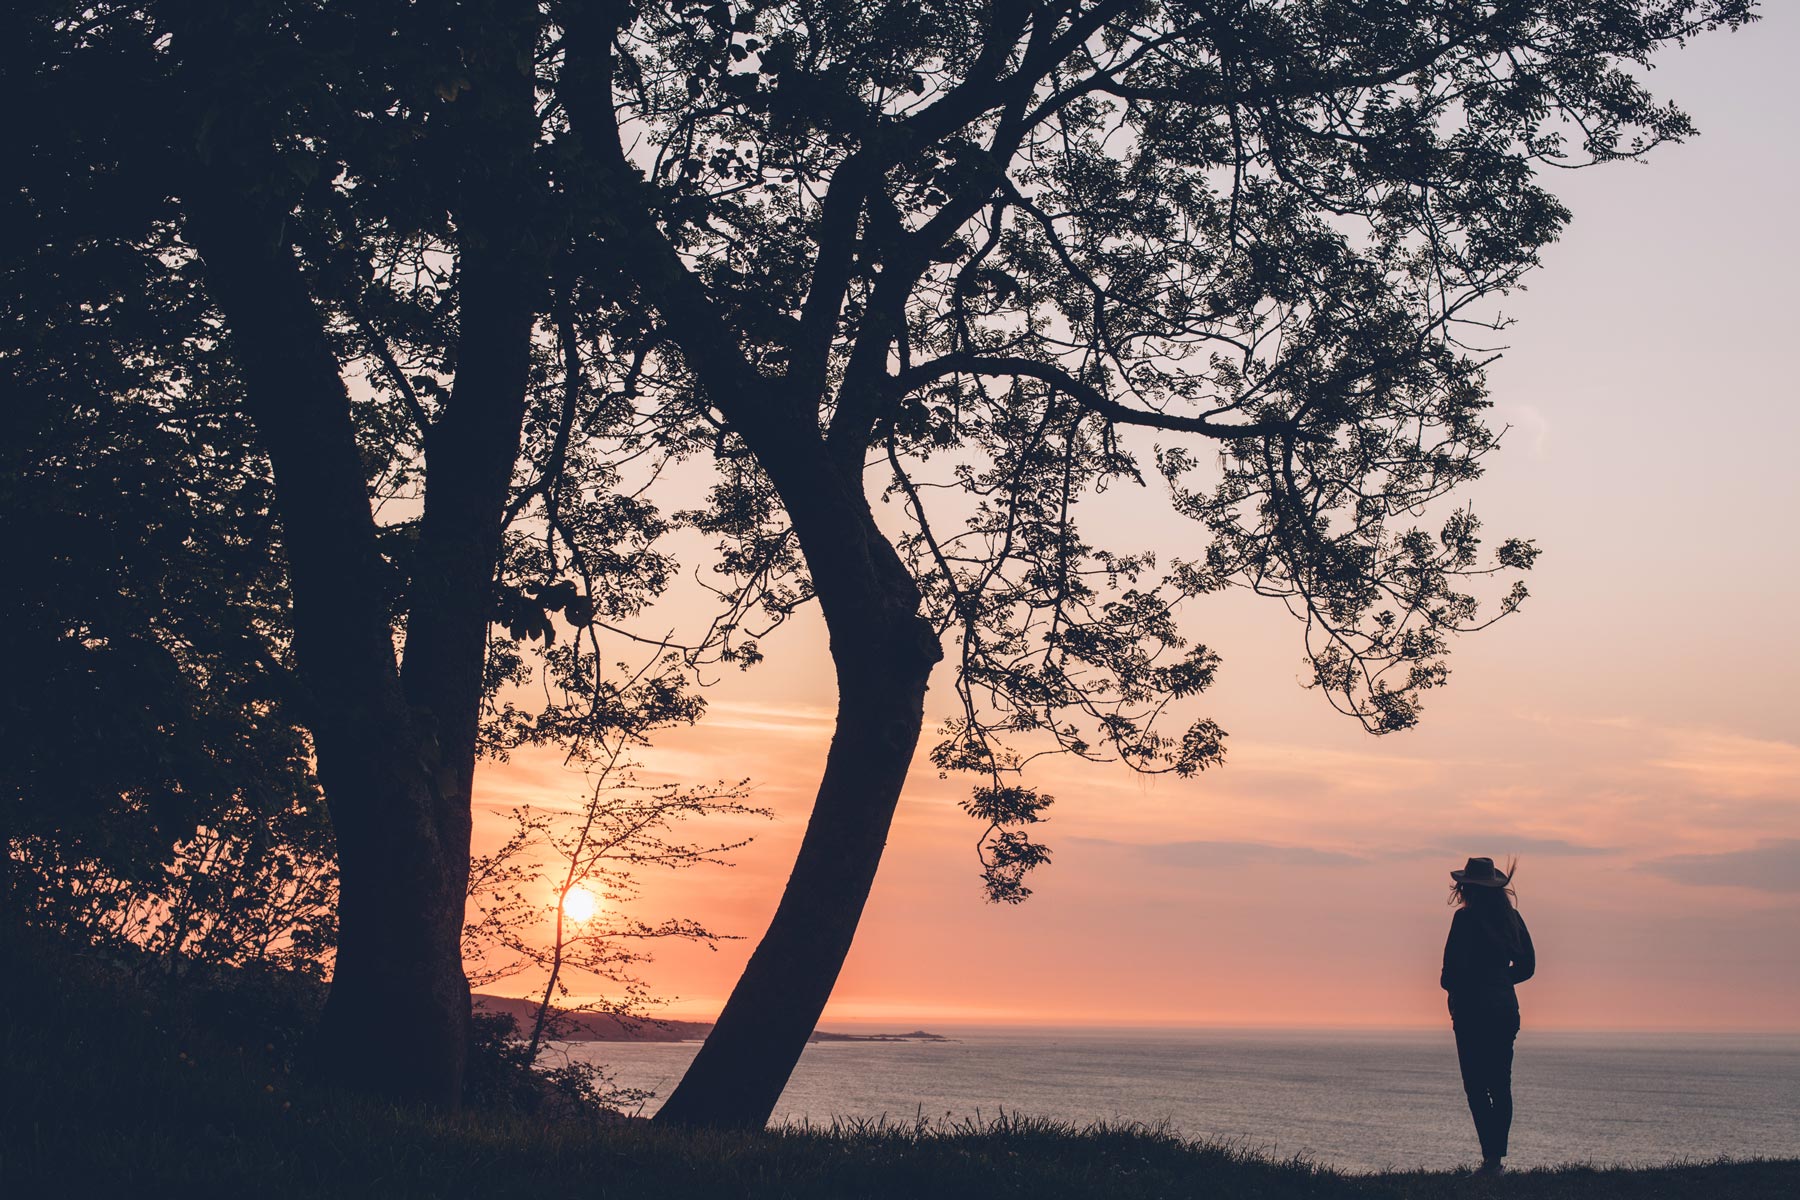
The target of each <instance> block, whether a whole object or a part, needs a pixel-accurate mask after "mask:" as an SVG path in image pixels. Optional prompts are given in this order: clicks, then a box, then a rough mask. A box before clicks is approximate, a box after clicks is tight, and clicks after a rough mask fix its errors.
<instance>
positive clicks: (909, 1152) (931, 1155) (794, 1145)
mask: <svg viewBox="0 0 1800 1200" xmlns="http://www.w3.org/2000/svg"><path fill="white" fill-rule="evenodd" d="M0 974H4V975H5V977H6V978H5V981H4V982H3V983H0V1080H3V1081H4V1087H3V1089H0V1097H3V1098H0V1190H4V1191H5V1192H6V1194H8V1195H10V1196H20V1197H25V1196H38V1195H59V1196H69V1197H83V1196H90V1195H91V1196H109V1197H110V1196H114V1195H135V1196H184V1197H185V1196H195V1197H199V1196H220V1197H224V1196H231V1197H241V1196H257V1197H302V1196H305V1197H314V1196H318V1197H325V1196H330V1197H360V1196H369V1197H375V1196H380V1197H402V1196H461V1195H470V1196H479V1197H483V1198H484V1200H486V1198H488V1197H512V1196H518V1197H533V1198H534V1200H535V1198H538V1197H543V1196H547V1195H555V1196H569V1195H580V1196H584V1197H613V1196H617V1197H637V1196H646V1197H659V1198H660V1197H707V1198H709V1200H711V1198H714V1197H735V1196H754V1197H856V1196H868V1197H929V1198H930V1200H948V1198H950V1197H964V1196H967V1197H977V1196H979V1197H984V1198H988V1197H1000V1196H1018V1197H1034V1198H1037V1197H1043V1198H1050V1197H1065V1196H1095V1197H1109V1198H1110V1197H1119V1198H1121V1200H1130V1198H1135V1197H1186V1196H1193V1197H1214V1196H1217V1197H1240V1196H1241V1197H1267V1198H1271V1200H1285V1198H1288V1197H1339V1196H1342V1197H1438V1196H1443V1197H1452V1196H1454V1197H1458V1198H1467V1197H1488V1196H1493V1197H1516V1198H1519V1200H1526V1198H1537V1197H1564V1196H1568V1197H1576V1196H1579V1197H1584V1198H1585V1197H1598V1198H1606V1197H1659V1198H1661V1197H1669V1198H1676V1197H1707V1198H1709V1200H1710V1198H1711V1197H1720V1196H1732V1197H1751V1198H1756V1197H1768V1198H1769V1200H1774V1198H1776V1197H1782V1198H1783V1200H1786V1198H1791V1197H1794V1196H1797V1195H1800V1162H1780V1163H1774V1162H1770V1163H1743V1164H1715V1165H1705V1166H1691V1167H1676V1168H1668V1169H1663V1170H1655V1171H1590V1170H1585V1169H1566V1170H1561V1171H1550V1172H1529V1173H1525V1174H1520V1175H1514V1176H1509V1177H1507V1178H1504V1179H1500V1180H1486V1179H1472V1178H1471V1177H1469V1176H1468V1175H1466V1174H1415V1175H1393V1176H1380V1177H1346V1176H1340V1175H1336V1174H1333V1173H1330V1172H1327V1171H1320V1170H1314V1169H1311V1168H1308V1167H1306V1166H1304V1165H1301V1164H1292V1163H1275V1162H1270V1161H1267V1160H1264V1159H1258V1158H1252V1157H1245V1156H1243V1155H1240V1154H1237V1153H1234V1152H1232V1151H1229V1150H1224V1149H1219V1148H1216V1147H1208V1146H1204V1145H1197V1144H1193V1143H1187V1142H1183V1141H1181V1140H1179V1139H1176V1138H1172V1137H1167V1136H1162V1135H1158V1134H1155V1133H1151V1132H1144V1131H1130V1130H1110V1131H1108V1130H1092V1131H1086V1132H1076V1131H1072V1130H1068V1129H1063V1128H1057V1127H1051V1126H1044V1125H1039V1124H1034V1123H1030V1122H1021V1123H1007V1124H1004V1125H997V1126H993V1127H989V1128H986V1129H982V1130H963V1131H960V1132H954V1133H951V1132H942V1131H939V1132H929V1133H925V1134H922V1135H921V1134H915V1133H913V1132H912V1131H910V1130H885V1131H880V1130H876V1131H870V1130H862V1131H852V1132H836V1133H833V1132H827V1131H811V1132H802V1131H787V1132H779V1133H769V1134H760V1135H748V1134H746V1135H690V1134H679V1133H673V1132H670V1131H667V1130H662V1129H657V1128H654V1127H651V1126H649V1125H647V1124H645V1123H643V1122H627V1123H625V1124H622V1125H617V1126H610V1127H609V1126H600V1125H594V1124H588V1123H577V1122H545V1121H539V1120H533V1119H528V1118H523V1117H519V1116H516V1115H508V1114H492V1113H470V1114H464V1115H462V1116H460V1117H456V1118H436V1117H430V1116H426V1115H423V1114H419V1113H415V1112H409V1111H403V1110H396V1109H393V1108H388V1107H383V1106H379V1105H372V1104H368V1103H364V1102H356V1101H352V1100H347V1099H345V1098H343V1097H340V1096H335V1095H332V1094H329V1093H326V1092H323V1091H321V1090H319V1089H316V1088H313V1087H310V1086H308V1085H306V1084H304V1083H302V1082H299V1081H297V1080H296V1078H295V1077H294V1076H293V1075H291V1074H290V1073H289V1071H288V1066H289V1065H290V1055H289V1053H288V1052H287V1050H286V1049H285V1048H284V1045H283V1043H282V1042H280V1041H279V1040H278V1041H276V1042H273V1043H271V1042H269V1041H267V1040H266V1036H267V1035H266V1031H265V1030H263V1029H260V1028H258V1027H257V1021H258V1017H257V1016H256V1015H255V1014H254V1013H247V1012H246V1011H245V1010H243V1008H242V1006H236V1007H234V1006H232V1005H226V1004H214V1003H210V1002H208V1001H206V1000H205V999H204V998H199V999H196V997H195V996H193V995H187V996H185V997H183V998H181V999H179V1000H177V999H175V998H174V997H173V996H166V995H162V994H161V993H147V992H145V991H143V990H141V989H139V988H136V987H134V986H132V985H130V984H129V983H128V982H127V981H125V980H123V979H122V978H111V977H108V976H107V975H106V974H105V973H104V972H103V971H96V970H94V969H92V968H91V967H89V966H85V965H83V964H80V963H71V962H68V961H64V960H62V959H60V958H56V957H54V956H52V957H49V958H46V957H45V956H44V955H42V954H36V955H32V956H29V957H28V958H26V959H25V960H24V961H15V962H12V963H7V964H0Z"/></svg>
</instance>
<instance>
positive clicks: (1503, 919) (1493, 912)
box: [1449, 859, 1524, 954]
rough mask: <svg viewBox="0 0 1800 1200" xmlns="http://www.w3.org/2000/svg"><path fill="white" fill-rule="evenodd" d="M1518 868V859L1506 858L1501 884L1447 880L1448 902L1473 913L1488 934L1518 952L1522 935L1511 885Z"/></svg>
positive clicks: (1509, 949) (1511, 951)
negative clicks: (1504, 880)
mask: <svg viewBox="0 0 1800 1200" xmlns="http://www.w3.org/2000/svg"><path fill="white" fill-rule="evenodd" d="M1518 872H1519V862H1518V860H1517V859H1508V860H1507V862H1506V885H1505V886H1504V887H1482V886H1481V885H1480V884H1472V885H1470V886H1468V887H1464V886H1463V885H1462V884H1461V883H1457V882H1452V883H1451V884H1450V901H1449V902H1450V903H1451V904H1454V905H1457V906H1458V907H1461V908H1466V909H1468V910H1469V912H1471V913H1472V914H1474V915H1475V917H1476V918H1477V920H1478V921H1479V922H1480V925H1481V928H1482V929H1483V930H1484V931H1486V933H1487V935H1488V936H1489V937H1491V938H1493V939H1495V940H1496V941H1498V942H1499V943H1500V944H1501V945H1503V946H1505V947H1506V949H1507V951H1508V952H1509V953H1511V954H1517V953H1518V952H1519V951H1520V950H1522V949H1523V948H1524V939H1523V938H1522V937H1521V936H1520V934H1519V918H1518V915H1517V913H1516V911H1515V910H1514V908H1513V905H1514V904H1515V903H1517V902H1518V899H1519V893H1518V892H1517V891H1515V890H1514V888H1513V879H1514V878H1515V877H1516V876H1517V875H1518Z"/></svg>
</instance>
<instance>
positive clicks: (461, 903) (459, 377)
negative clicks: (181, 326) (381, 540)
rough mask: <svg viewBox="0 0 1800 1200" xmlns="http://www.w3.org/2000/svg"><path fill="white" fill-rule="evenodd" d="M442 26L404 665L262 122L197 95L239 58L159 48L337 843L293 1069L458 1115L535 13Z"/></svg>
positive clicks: (214, 46) (524, 271)
mask: <svg viewBox="0 0 1800 1200" xmlns="http://www.w3.org/2000/svg"><path fill="white" fill-rule="evenodd" d="M464 16H465V20H466V21H467V22H468V25H469V27H468V28H467V29H466V30H465V31H464V32H465V36H466V37H467V39H468V42H469V45H470V46H471V48H472V49H471V51H470V57H469V61H468V63H467V69H468V73H469V78H470V86H469V95H468V96H467V97H466V98H465V99H464V100H463V102H462V103H461V104H460V105H459V107H458V108H457V110H456V112H455V115H454V116H453V117H450V118H448V119H447V120H446V122H445V125H446V133H445V135H444V136H446V137H447V138H449V139H450V141H451V144H452V146H453V148H454V152H456V153H457V154H458V155H459V156H460V157H459V162H460V176H461V177H460V180H459V189H458V195H457V210H456V216H457V218H458V220H457V229H458V237H459V242H460V245H459V273H460V276H461V279H460V282H459V295H458V301H459V310H460V311H459V329H460V334H459V342H458V346H457V356H456V358H457V373H456V380H455V384H454V386H453V388H452V390H451V395H450V398H449V400H448V402H447V404H446V405H445V406H444V410H443V412H442V413H441V414H440V415H439V417H438V419H437V420H436V421H434V422H432V424H431V427H430V428H429V430H426V431H424V432H425V451H426V457H427V462H426V467H427V476H426V486H425V511H424V517H423V520H422V521H421V523H420V533H419V544H418V550H417V555H416V558H417V563H416V568H415V573H414V577H413V580H412V583H411V586H410V588H409V595H408V606H407V638H406V659H405V668H404V671H402V670H401V668H400V665H399V663H398V662H397V661H396V656H395V652H394V641H393V634H394V631H393V629H392V627H391V625H390V623H389V601H388V596H387V588H386V578H385V575H386V567H385V565H384V564H383V562H382V559H381V555H380V551H379V549H378V547H377V544H376V537H375V532H376V531H375V522H374V517H373V514H372V513H371V511H370V507H369V495H368V488H367V480H366V478H365V475H364V470H363V465H362V461H361V456H360V453H359V451H358V447H357V443H356V427H355V423H354V420H353V418H352V414H351V408H350V397H349V393H348V391H347V390H346V388H345V385H344V381H343V378H342V375H341V373H340V370H339V366H338V362H337V358H336V356H335V354H334V353H333V351H332V348H331V345H330V343H329V341H328V340H327V338H326V336H325V329H324V325H323V322H322V318H321V315H320V313H319V311H318V309H317V308H316V307H315V305H314V303H313V299H312V296H311V295H310V293H309V292H308V290H307V287H306V284H305V281H304V280H303V278H302V277H301V274H300V271H299V267H298V263H297V262H296V260H295V256H294V251H293V246H292V242H291V238H290V234H289V232H288V230H287V222H288V218H289V214H290V212H291V207H292V201H291V200H290V199H288V198H286V194H285V189H286V186H287V185H288V183H289V182H290V181H291V177H290V176H289V174H288V173H287V171H286V169H285V166H284V164H282V163H280V162H279V161H277V160H276V159H275V158H274V157H273V155H272V154H271V152H270V143H271V140H272V139H271V135H270V130H271V129H274V128H279V120H278V119H277V118H274V117H272V116H271V115H270V114H268V113H262V112H258V111H256V110H255V109H254V108H250V109H246V108H244V107H243V106H242V105H240V104H235V103H234V101H235V99H236V98H235V97H234V96H233V95H231V94H230V93H229V92H228V91H227V92H218V91H216V90H215V81H216V80H217V79H218V78H220V77H221V71H222V69H223V67H224V66H225V65H230V66H231V67H232V69H233V70H234V71H236V72H238V73H242V71H243V70H244V69H246V68H245V63H246V62H249V61H253V59H246V57H245V54H246V50H245V47H244V46H241V45H237V44H234V43H233V42H232V41H231V39H233V38H234V37H237V36H238V35H239V33H241V30H236V29H234V27H232V26H230V25H229V23H224V22H219V23H214V24H210V25H209V24H194V25H189V26H186V27H184V28H183V29H182V30H181V36H180V38H179V39H178V40H179V42H180V44H181V45H182V46H183V47H185V48H187V49H188V50H189V52H190V54H189V58H188V62H189V63H190V64H191V65H192V67H193V71H194V74H193V75H192V77H191V78H189V79H188V80H187V88H186V90H187V93H188V95H189V96H191V97H193V98H194V100H195V103H196V105H197V107H198V112H197V114H196V116H197V118H198V119H197V120H196V121H195V122H194V127H195V128H196V129H197V130H198V131H200V132H199V134H198V142H199V147H198V152H197V153H196V154H195V155H194V159H193V161H192V162H190V163H189V164H188V168H189V169H188V171H187V178H186V179H185V180H184V186H183V189H182V190H183V197H182V199H183V207H184V212H185V214H186V218H187V220H186V223H185V226H186V229H187V232H188V234H189V236H190V238H191V239H192V241H193V244H194V245H195V247H196V248H197V249H198V250H199V251H200V254H201V256H202V258H203V259H204V260H205V265H206V278H207V286H208V290H209V292H210V293H211V295H212V296H213V298H214V299H215V300H216V302H217V303H218V305H219V307H220V308H221V310H223V312H224V313H225V316H226V322H227V325H228V326H229V328H230V331H231V337H232V344H233V351H234V356H235V358H236V360H237V361H238V363H239V366H240V367H241V369H242V371H243V373H244V377H245V382H246V385H247V386H246V398H245V404H246V408H247V410H248V411H249V413H250V415H251V418H252V420H253V421H254V422H255V424H256V427H257V432H258V435H259V437H260V439H261V441H262V442H263V444H264V446H265V447H266V449H267V450H268V454H269V458H270V462H271V464H272V466H273V468H274V475H275V499H276V505H277V508H278V512H279V516H280V519H281V529H282V544H283V549H284V551H285V554H286V557H287V561H288V574H289V581H290V587H291V590H292V592H293V605H294V637H295V658H296V660H297V662H298V663H299V667H300V673H301V677H302V680H303V682H304V683H305V685H306V690H307V692H308V699H309V705H308V713H307V723H308V725H309V728H310V729H311V731H312V733H313V740H314V749H315V752H316V760H317V768H318V773H319V781H320V783H321V785H322V786H323V789H324V793H325V797H326V802H327V804H328V806H329V808H330V812H331V819H332V826H333V830H334V832H335V833H336V837H337V847H338V861H339V901H338V946H337V958H336V962H335V964H334V967H333V972H332V982H331V992H330V996H329V998H328V1000H327V1002H326V1007H325V1013H324V1017H323V1020H322V1022H321V1026H320V1029H319V1034H318V1040H317V1052H316V1059H317V1061H318V1063H319V1065H320V1066H321V1067H323V1068H324V1070H325V1071H326V1073H327V1074H328V1075H329V1076H331V1077H333V1078H335V1079H337V1080H338V1081H340V1082H344V1083H347V1084H350V1085H352V1086H354V1087H357V1088H358V1089H360V1090H365V1091H370V1092H373V1093H375V1094H378V1095H382V1096H386V1097H389V1098H393V1099H398V1100H407V1101H423V1102H425V1103H429V1104H433V1105H436V1106H440V1107H455V1106H456V1105H457V1104H458V1103H459V1102H460V1100H461V1094H462V1074H463V1065H464V1061H465V1059H466V1057H467V1053H468V1041H469V1024H470V1012H469V983H468V979H467V977H466V976H465V975H464V973H463V969H462V950H461V941H462V925H463V914H464V909H465V905H466V901H467V895H466V892H467V884H468V871H469V833H470V792H471V786H472V782H473V776H474V769H475V748H476V734H477V726H478V721H479V713H480V701H481V689H482V666H483V660H484V658H485V655H486V649H487V630H488V621H489V616H490V613H491V610H492V603H493V593H492V585H493V576H494V569H495V564H496V562H497V560H498V556H499V545H500V536H501V520H502V513H503V512H504V508H505V501H506V493H507V488H508V486H509V485H510V482H511V476H512V470H513V466H514V463H515V460H516V459H517V456H518V447H519V438H520V430H521V422H522V418H523V413H524V404H525V390H526V386H527V383H528V375H529V369H530V337H531V328H532V322H533V318H534V314H535V299H536V296H537V294H538V290H539V289H540V288H541V285H542V276H543V267H544V261H545V252H544V251H543V249H542V248H541V245H540V244H539V242H538V241H537V240H536V234H535V228H534V217H535V216H541V211H540V209H539V207H538V206H536V205H534V204H533V203H532V201H533V199H534V197H535V195H536V183H535V180H536V176H535V174H534V173H533V170H532V167H531V162H530V156H531V150H532V147H533V145H534V143H535V140H536V131H537V127H536V121H535V115H534V112H533V108H532V98H533V90H532V89H533V80H532V75H531V71H530V56H529V53H528V52H529V50H530V48H531V46H532V45H533V43H534V39H535V33H536V9H535V6H531V5H523V4H519V3H516V2H513V0H502V2H500V3H497V4H494V5H492V6H488V7H483V8H479V9H475V8H471V9H470V10H469V11H468V12H466V13H465V14H464ZM253 49H254V47H252V50H253Z"/></svg>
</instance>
